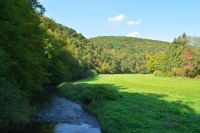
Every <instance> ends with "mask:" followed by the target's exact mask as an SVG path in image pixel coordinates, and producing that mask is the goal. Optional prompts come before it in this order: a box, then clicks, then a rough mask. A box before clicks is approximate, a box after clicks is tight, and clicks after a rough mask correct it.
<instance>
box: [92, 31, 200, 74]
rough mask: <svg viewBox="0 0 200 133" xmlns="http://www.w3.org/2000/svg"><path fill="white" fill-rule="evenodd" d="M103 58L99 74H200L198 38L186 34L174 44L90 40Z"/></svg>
mask: <svg viewBox="0 0 200 133" xmlns="http://www.w3.org/2000/svg"><path fill="white" fill-rule="evenodd" d="M90 40H91V42H92V43H93V45H94V46H95V49H96V50H95V51H97V54H98V55H99V56H100V59H101V60H100V62H98V63H99V64H98V65H97V67H96V69H95V70H96V71H97V72H98V73H154V72H155V74H159V75H160V76H161V75H163V76H164V75H166V76H188V77H195V76H197V75H199V72H200V66H199V65H200V62H199V61H200V58H199V57H200V48H199V47H198V46H199V41H198V38H196V37H189V36H187V35H186V34H185V33H184V34H183V35H181V36H180V37H178V38H175V39H174V41H173V42H172V43H169V42H162V41H155V40H148V39H140V38H133V37H112V36H111V37H97V38H92V39H90Z"/></svg>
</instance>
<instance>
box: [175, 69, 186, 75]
mask: <svg viewBox="0 0 200 133" xmlns="http://www.w3.org/2000/svg"><path fill="white" fill-rule="evenodd" d="M172 75H173V76H177V77H184V76H186V71H185V69H183V68H173V69H172Z"/></svg>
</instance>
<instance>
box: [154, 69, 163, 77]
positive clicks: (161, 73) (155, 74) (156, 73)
mask: <svg viewBox="0 0 200 133" xmlns="http://www.w3.org/2000/svg"><path fill="white" fill-rule="evenodd" d="M153 75H154V76H165V74H164V73H163V72H161V71H158V70H156V71H154V72H153Z"/></svg>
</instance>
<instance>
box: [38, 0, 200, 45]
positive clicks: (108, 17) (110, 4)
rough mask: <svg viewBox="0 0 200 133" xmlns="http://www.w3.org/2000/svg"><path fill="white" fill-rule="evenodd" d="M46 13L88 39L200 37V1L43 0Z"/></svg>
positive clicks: (168, 39)
mask: <svg viewBox="0 0 200 133" xmlns="http://www.w3.org/2000/svg"><path fill="white" fill-rule="evenodd" d="M39 1H40V2H41V4H43V6H44V7H45V8H46V13H45V15H46V16H48V17H50V18H53V19H54V20H55V21H56V22H58V23H61V24H63V25H65V26H68V27H70V28H73V29H75V30H76V31H77V32H79V33H82V34H83V35H84V36H86V37H87V38H91V37H96V36H108V35H114V36H137V37H141V38H150V39H156V40H165V41H172V40H173V39H174V38H175V37H177V36H179V35H180V34H182V33H183V32H186V34H188V35H196V36H200V0H39Z"/></svg>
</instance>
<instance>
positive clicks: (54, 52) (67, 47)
mask: <svg viewBox="0 0 200 133" xmlns="http://www.w3.org/2000/svg"><path fill="white" fill-rule="evenodd" d="M40 19H41V24H40V25H41V27H42V28H43V29H44V30H45V31H47V33H46V36H45V38H44V43H45V47H44V48H45V54H46V56H47V58H48V61H49V66H48V72H49V76H50V81H51V82H52V83H55V84H58V83H60V82H62V81H72V80H77V79H80V78H83V77H87V76H88V75H89V69H88V68H87V62H88V60H87V58H86V57H88V56H87V54H88V53H90V52H89V51H88V50H87V49H88V47H89V46H88V44H87V39H86V38H84V37H83V36H82V35H81V34H78V33H77V32H76V31H74V30H73V29H70V28H68V27H65V26H63V25H61V24H58V23H56V22H55V21H53V20H51V19H49V18H46V17H43V16H41V17H40Z"/></svg>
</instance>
